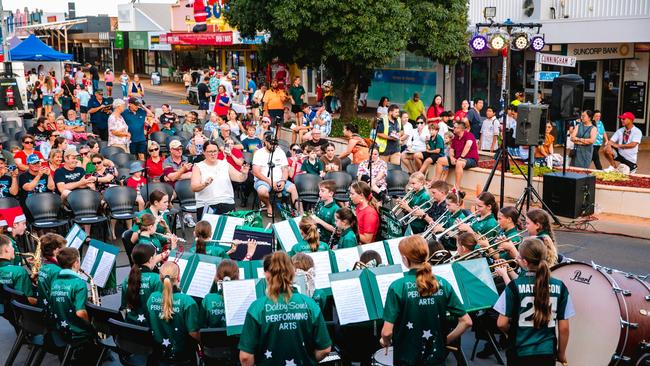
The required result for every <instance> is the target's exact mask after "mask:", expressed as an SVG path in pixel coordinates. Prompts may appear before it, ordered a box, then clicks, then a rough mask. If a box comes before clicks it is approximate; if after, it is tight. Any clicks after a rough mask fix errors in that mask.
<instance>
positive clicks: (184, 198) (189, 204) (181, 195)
mask: <svg viewBox="0 0 650 366" xmlns="http://www.w3.org/2000/svg"><path fill="white" fill-rule="evenodd" d="M190 183H191V182H190V180H189V179H181V180H179V181H177V182H176V184H175V185H174V190H175V191H176V198H178V202H179V204H180V206H181V211H182V212H187V213H196V209H197V207H196V199H195V195H194V192H193V191H192V188H191V187H190Z"/></svg>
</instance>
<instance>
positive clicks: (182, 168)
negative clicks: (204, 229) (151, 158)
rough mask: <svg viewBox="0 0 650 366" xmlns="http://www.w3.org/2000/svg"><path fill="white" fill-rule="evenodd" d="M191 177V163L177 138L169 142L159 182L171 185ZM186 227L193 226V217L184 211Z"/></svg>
mask: <svg viewBox="0 0 650 366" xmlns="http://www.w3.org/2000/svg"><path fill="white" fill-rule="evenodd" d="M191 177H192V164H191V163H190V162H188V160H187V157H186V156H184V155H183V145H181V142H180V141H178V140H173V141H171V142H170V143H169V156H168V157H167V159H165V161H163V175H162V176H161V179H160V180H161V182H166V183H168V184H170V185H172V186H174V185H175V184H176V182H177V181H179V180H181V179H190V178H191ZM183 220H184V221H185V224H186V225H187V226H188V227H194V225H195V223H194V219H193V218H192V215H191V214H190V213H186V214H185V217H184V218H183Z"/></svg>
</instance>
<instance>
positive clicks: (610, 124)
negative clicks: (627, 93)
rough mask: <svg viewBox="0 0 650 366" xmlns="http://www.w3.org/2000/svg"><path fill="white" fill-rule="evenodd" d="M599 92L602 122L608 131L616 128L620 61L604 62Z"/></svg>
mask: <svg viewBox="0 0 650 366" xmlns="http://www.w3.org/2000/svg"><path fill="white" fill-rule="evenodd" d="M602 63H603V75H602V77H603V87H602V92H601V102H600V105H601V108H600V110H601V112H602V121H603V123H604V124H605V128H606V129H607V130H608V131H613V130H615V129H616V127H617V116H618V114H619V113H618V96H619V93H620V87H621V60H604V61H602Z"/></svg>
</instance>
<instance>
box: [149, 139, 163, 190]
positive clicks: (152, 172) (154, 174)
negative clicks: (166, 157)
mask: <svg viewBox="0 0 650 366" xmlns="http://www.w3.org/2000/svg"><path fill="white" fill-rule="evenodd" d="M148 150H149V157H148V158H147V161H146V164H145V167H146V169H147V177H149V179H150V180H151V181H152V182H159V181H160V176H161V175H162V174H163V158H162V156H160V145H158V143H157V142H156V141H151V140H150V141H149V149H148Z"/></svg>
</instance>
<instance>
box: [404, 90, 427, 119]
mask: <svg viewBox="0 0 650 366" xmlns="http://www.w3.org/2000/svg"><path fill="white" fill-rule="evenodd" d="M404 111H406V113H408V115H409V119H410V120H411V121H415V120H416V119H417V118H418V117H419V116H424V103H422V99H420V93H413V98H411V99H409V100H407V101H406V103H404Z"/></svg>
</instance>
